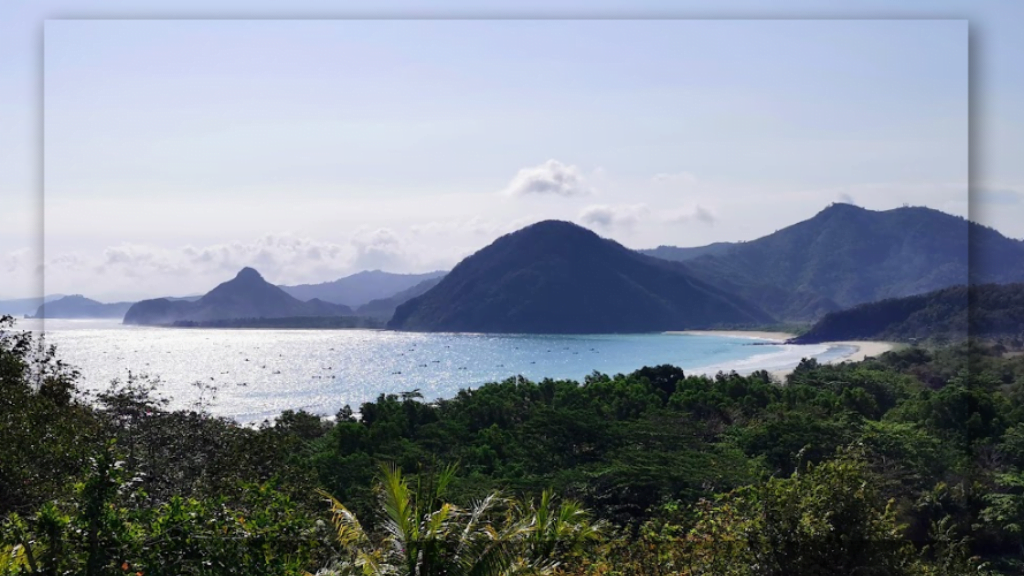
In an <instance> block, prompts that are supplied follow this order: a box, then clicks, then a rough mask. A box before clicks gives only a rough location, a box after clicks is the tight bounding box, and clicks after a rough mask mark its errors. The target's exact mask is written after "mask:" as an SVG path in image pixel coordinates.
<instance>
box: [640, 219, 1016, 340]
mask: <svg viewBox="0 0 1024 576" xmlns="http://www.w3.org/2000/svg"><path fill="white" fill-rule="evenodd" d="M694 250H697V249H690V250H689V251H688V252H682V253H680V254H682V255H683V256H684V258H685V261H686V265H687V266H688V268H689V269H690V270H691V271H692V272H693V273H694V274H695V275H696V276H697V277H699V278H701V279H702V280H704V281H705V282H707V283H709V284H712V285H714V286H717V287H719V288H722V289H725V290H731V291H733V292H735V293H737V294H739V295H740V296H743V297H744V298H746V299H747V300H749V301H751V302H752V303H754V304H757V305H759V306H760V307H762V308H763V309H764V310H766V311H767V312H769V313H771V314H773V315H774V316H776V317H777V318H779V319H780V320H813V319H817V318H820V317H821V316H822V315H823V314H824V313H826V312H829V311H835V310H838V309H840V308H848V307H850V306H855V305H857V304H862V303H865V302H874V301H878V300H882V299H886V298H899V297H903V296H912V295H915V294H924V293H928V292H931V291H933V290H938V289H941V288H947V287H950V286H958V285H965V284H967V283H968V281H970V282H971V283H974V284H985V283H1011V282H1024V242H1021V241H1019V240H1013V239H1010V238H1007V237H1005V236H1003V235H1001V234H1000V233H999V232H997V231H995V230H993V229H991V228H986V227H983V226H981V225H978V224H974V223H970V222H968V221H967V220H965V219H963V218H960V217H957V216H952V215H950V214H946V213H944V212H940V211H938V210H933V209H930V208H923V207H904V208H896V209H893V210H885V211H873V210H866V209H864V208H860V207H857V206H854V205H851V204H833V205H831V206H829V207H828V208H826V209H824V210H822V211H821V212H819V213H818V214H817V215H815V216H814V217H812V218H810V219H808V220H805V221H803V222H799V223H797V224H794V225H792V226H789V227H787V228H783V229H782V230H779V231H777V232H775V233H773V234H770V235H768V236H764V237H762V238H759V239H757V240H753V241H750V242H741V243H735V244H732V245H729V246H728V249H721V248H718V249H715V250H712V251H711V252H710V253H708V254H705V255H701V256H697V257H691V256H692V255H693V254H694V253H695V252H694ZM658 254H659V255H660V256H668V257H671V256H672V254H673V252H672V251H671V250H666V249H664V248H662V249H659V250H658ZM969 256H970V257H971V267H970V268H969V267H968V259H969Z"/></svg>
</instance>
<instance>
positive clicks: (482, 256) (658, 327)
mask: <svg viewBox="0 0 1024 576" xmlns="http://www.w3.org/2000/svg"><path fill="white" fill-rule="evenodd" d="M772 321H773V319H772V317H771V316H770V315H768V314H766V313H765V312H764V311H762V310H760V309H759V308H758V307H757V306H753V305H751V304H749V303H747V302H745V301H743V300H742V299H741V298H738V297H736V296H734V295H732V294H729V293H727V292H724V291H722V290H720V289H718V288H715V287H713V286H711V285H709V284H707V283H704V282H702V281H700V280H698V279H696V278H694V277H693V276H692V275H690V274H689V272H688V271H687V268H686V266H684V265H682V264H679V263H674V262H669V261H667V260H661V259H658V258H653V257H650V256H645V255H642V254H639V253H637V252H635V251H633V250H630V249H628V248H625V247H623V246H622V245H621V244H618V243H617V242H614V241H612V240H608V239H605V238H601V237H600V236H598V235H597V234H595V233H594V232H592V231H590V230H587V229H586V228H583V227H580V226H577V225H575V224H571V223H569V222H561V221H554V220H549V221H545V222H540V223H537V224H534V225H532V226H528V227H526V228H523V229H521V230H519V231H516V232H513V233H511V234H507V235H505V236H502V237H501V238H498V239H497V240H495V241H494V242H493V243H492V244H490V245H489V246H487V247H485V248H483V249H481V250H479V251H477V252H476V253H474V254H473V255H471V256H469V257H467V258H465V259H464V260H462V262H460V263H459V264H458V265H457V266H455V268H453V269H452V271H451V272H449V273H448V275H447V276H445V277H444V279H442V280H441V282H439V283H438V284H437V286H435V287H433V288H432V289H430V290H429V291H428V292H426V293H425V294H423V295H421V296H418V297H416V298H413V299H412V300H409V301H408V302H406V303H404V304H402V305H400V306H399V307H398V308H397V309H396V311H395V314H394V316H393V317H392V319H391V321H390V322H389V323H388V327H389V328H392V329H399V330H414V331H453V332H498V333H516V332H518V333H536V334H549V333H614V332H619V333H626V332H652V331H662V330H674V329H677V330H682V329H688V328H708V327H714V326H721V325H725V324H730V325H737V324H745V325H753V324H764V323H770V322H772Z"/></svg>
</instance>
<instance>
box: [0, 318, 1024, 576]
mask: <svg viewBox="0 0 1024 576" xmlns="http://www.w3.org/2000/svg"><path fill="white" fill-rule="evenodd" d="M196 385H197V386H200V387H203V388H204V392H209V394H205V395H204V397H206V398H209V397H210V396H211V395H212V394H214V393H215V390H213V389H210V388H208V387H204V386H203V385H202V384H198V383H197V384H196ZM159 388H160V384H159V380H158V379H157V378H156V377H149V376H144V375H133V376H131V377H130V378H129V379H128V380H127V381H124V382H120V381H115V382H112V383H111V385H110V387H109V389H108V390H106V391H104V392H102V393H96V394H87V393H86V392H84V391H83V390H81V389H79V387H78V374H77V373H76V371H75V369H74V368H73V367H71V366H67V365H66V364H64V363H63V362H62V361H61V360H60V356H59V351H57V350H54V349H53V348H48V347H45V346H41V345H40V343H39V342H38V341H36V340H35V339H34V338H33V337H32V336H31V335H30V334H28V333H25V332H19V331H16V330H14V328H13V320H12V319H10V318H6V319H4V320H2V321H0V445H2V446H3V451H4V457H3V458H2V459H0V517H2V518H3V522H2V524H0V574H88V575H99V574H104V575H106V574H118V575H124V574H135V575H136V576H141V575H146V574H305V573H311V574H323V575H327V574H479V575H490V574H513V573H519V574H566V575H570V574H571V575H581V576H582V575H585V574H588V575H608V576H610V575H615V574H645V575H646V574H659V575H661V574H680V575H682V574H686V575H712V574H714V575H722V574H724V575H782V574H801V575H816V574H829V575H836V574H887V575H911V574H913V575H954V574H958V575H959V574H1017V573H1020V571H1021V570H1022V569H1024V563H1022V562H1024V533H1022V530H1021V526H1024V424H1022V422H1024V356H1021V355H1019V353H1016V352H1013V351H1007V350H1005V349H1004V348H1002V347H993V346H988V345H982V344H977V343H973V342H963V343H959V344H956V345H950V346H945V347H932V348H921V347H910V348H907V349H904V350H900V351H898V352H890V353H887V354H885V355H883V356H881V357H879V358H876V359H871V360H868V361H864V362H860V363H846V364H840V365H819V364H818V363H816V362H814V361H804V362H803V363H801V364H800V366H799V367H798V368H797V369H796V370H795V371H794V372H793V373H792V374H791V375H790V376H789V377H788V378H787V379H786V382H784V383H780V382H777V381H774V380H773V379H772V377H771V376H770V375H769V374H767V373H765V372H759V373H754V374H752V375H749V376H740V375H737V374H735V373H733V374H724V373H720V374H718V375H717V376H715V377H703V376H690V375H687V374H684V373H683V372H682V371H681V370H680V369H678V368H675V367H672V366H656V367H647V368H643V369H640V370H637V371H636V372H633V373H631V374H616V375H605V374H599V373H594V374H591V375H590V376H588V377H587V378H585V379H584V380H583V381H582V382H575V381H565V380H542V381H539V382H533V381H528V380H525V379H522V378H513V379H509V380H506V381H504V382H496V383H492V384H488V385H485V386H482V387H480V388H478V389H475V390H465V391H462V392H460V393H459V394H458V395H456V396H455V397H452V398H449V399H445V400H439V401H436V402H424V401H423V400H422V398H421V397H420V395H419V393H418V392H417V391H415V390H411V391H409V392H407V393H404V394H400V395H382V396H380V397H379V398H378V399H377V400H376V401H374V402H368V403H366V404H363V405H362V406H358V407H345V408H343V409H342V410H340V411H339V412H338V413H337V414H336V415H335V416H334V418H331V419H325V418H321V417H318V416H315V415H312V414H308V413H304V412H285V413H283V414H281V415H280V416H279V417H277V418H276V419H275V420H274V421H273V422H265V423H264V424H263V425H260V426H256V427H244V426H239V425H237V424H236V423H234V422H231V421H227V420H223V419H219V418H216V417H213V416H211V415H210V414H209V413H208V412H207V410H206V405H205V404H204V403H202V402H200V403H199V404H197V405H195V406H194V407H192V408H191V409H189V410H177V411H171V410H168V409H167V408H166V406H167V404H166V401H165V400H161V399H160V398H159V394H158V391H159Z"/></svg>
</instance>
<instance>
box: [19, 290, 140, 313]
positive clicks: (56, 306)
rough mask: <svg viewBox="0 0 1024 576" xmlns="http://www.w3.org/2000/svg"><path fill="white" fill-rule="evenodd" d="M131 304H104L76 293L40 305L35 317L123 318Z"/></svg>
mask: <svg viewBox="0 0 1024 576" xmlns="http://www.w3.org/2000/svg"><path fill="white" fill-rule="evenodd" d="M131 306H132V303H131V302H115V303H112V304H104V303H102V302H97V301H96V300H92V299H89V298H86V297H85V296H82V295H81V294H76V295H73V296H65V297H64V298H60V299H57V300H54V301H52V302H46V303H45V304H42V305H40V306H39V308H38V309H37V310H36V313H35V316H33V318H123V317H124V314H125V312H127V311H128V309H129V308H131Z"/></svg>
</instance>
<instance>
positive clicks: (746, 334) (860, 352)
mask: <svg viewBox="0 0 1024 576" xmlns="http://www.w3.org/2000/svg"><path fill="white" fill-rule="evenodd" d="M668 334H693V335H696V336H736V337H740V338H761V339H765V340H776V341H778V342H785V341H786V340H789V339H790V338H795V337H796V335H795V334H788V333H786V332H756V331H746V330H684V331H681V332H668ZM822 344H826V345H828V346H830V347H831V346H845V347H849V348H852V351H851V352H850V353H849V354H847V355H845V356H841V357H839V358H835V359H833V360H829V361H828V364H840V363H842V362H860V361H861V360H864V359H865V358H868V357H874V356H880V355H882V354H884V353H886V352H888V351H889V350H892V349H893V346H894V344H893V343H892V342H869V341H859V340H858V341H846V342H822ZM793 368H796V366H793V367H791V368H785V369H782V370H773V371H772V372H771V375H772V376H774V377H775V378H777V379H778V380H779V381H780V382H781V381H785V379H786V376H788V375H789V373H790V372H792V371H793Z"/></svg>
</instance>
